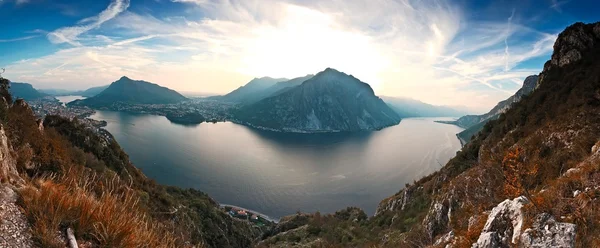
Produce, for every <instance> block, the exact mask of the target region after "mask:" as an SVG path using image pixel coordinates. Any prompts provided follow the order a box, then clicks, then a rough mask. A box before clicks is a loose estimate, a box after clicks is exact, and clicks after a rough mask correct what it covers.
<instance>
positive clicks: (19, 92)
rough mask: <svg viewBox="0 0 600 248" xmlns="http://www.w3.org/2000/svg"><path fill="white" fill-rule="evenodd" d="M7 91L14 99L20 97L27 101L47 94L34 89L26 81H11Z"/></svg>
mask: <svg viewBox="0 0 600 248" xmlns="http://www.w3.org/2000/svg"><path fill="white" fill-rule="evenodd" d="M9 91H10V94H12V95H13V97H14V98H15V99H16V98H22V99H25V100H28V101H31V100H36V99H40V98H43V97H45V96H47V95H46V94H44V93H40V92H39V91H37V90H36V89H34V88H33V86H31V84H28V83H16V82H11V83H10V89H9Z"/></svg>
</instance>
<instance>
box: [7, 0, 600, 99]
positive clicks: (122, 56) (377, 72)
mask: <svg viewBox="0 0 600 248" xmlns="http://www.w3.org/2000/svg"><path fill="white" fill-rule="evenodd" d="M599 5H600V4H598V3H597V1H594V0H570V1H569V0H562V1H561V0H536V1H532V0H529V1H528V0H520V1H480V0H476V1H469V0H462V1H444V0H435V1H433V0H432V1H428V0H421V1H411V0H398V1H395V0H369V1H366V0H365V1H358V0H330V1H316V0H281V1H277V0H244V1H241V0H220V1H217V0H131V1H129V0H81V1H66V0H54V1H50V0H0V22H1V23H3V24H5V25H4V27H3V30H2V32H1V34H0V66H1V67H5V68H6V69H7V72H6V74H5V76H6V77H7V78H9V79H11V80H13V81H22V82H29V83H31V84H33V85H34V86H35V87H36V88H64V89H83V88H88V87H91V86H97V85H105V84H109V83H111V82H113V81H115V80H117V79H118V78H119V77H120V76H123V75H126V76H129V77H132V78H136V79H143V80H147V81H152V82H155V83H158V84H161V85H165V86H167V87H170V88H173V89H176V90H180V91H195V92H211V93H224V92H227V91H230V90H232V89H234V88H236V87H238V86H240V85H242V84H244V83H246V82H247V81H249V80H250V79H252V78H253V77H261V76H272V77H288V78H292V77H296V76H303V75H306V74H309V73H313V74H314V73H316V72H318V71H320V70H323V69H324V68H326V67H334V68H336V69H339V70H342V71H344V72H346V73H349V74H353V75H355V76H357V77H358V78H359V79H361V80H363V81H365V82H367V83H369V84H371V86H372V87H373V88H374V89H375V91H376V93H377V94H379V95H387V96H405V97H412V98H415V99H419V100H423V101H426V102H429V103H433V104H445V105H465V106H469V107H471V108H474V109H477V110H485V109H488V108H490V107H491V106H493V105H494V104H495V103H496V102H498V101H500V100H502V99H504V98H506V97H508V96H509V95H510V94H512V93H514V92H515V91H516V90H517V89H518V88H519V87H520V85H521V84H522V80H523V79H524V78H525V77H526V76H528V75H531V74H536V73H538V72H539V71H540V70H541V68H542V66H543V63H544V62H545V61H546V60H547V59H548V58H549V56H550V54H551V51H552V44H553V42H554V39H555V38H556V35H557V34H558V33H559V32H560V31H562V30H563V29H564V28H565V27H566V26H568V25H570V24H572V23H574V22H577V21H581V22H596V21H600V15H598V14H597V13H600V6H599Z"/></svg>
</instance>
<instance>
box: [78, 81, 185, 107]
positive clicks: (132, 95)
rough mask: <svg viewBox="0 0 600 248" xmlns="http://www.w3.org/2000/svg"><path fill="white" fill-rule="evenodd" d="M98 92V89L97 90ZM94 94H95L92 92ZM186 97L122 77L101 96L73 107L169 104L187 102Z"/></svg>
mask: <svg viewBox="0 0 600 248" xmlns="http://www.w3.org/2000/svg"><path fill="white" fill-rule="evenodd" d="M95 90H98V89H95ZM92 93H93V92H92ZM186 99H187V98H185V97H184V96H182V95H181V94H179V93H177V92H176V91H174V90H171V89H168V88H166V87H162V86H160V85H157V84H153V83H149V82H146V81H139V80H132V79H129V78H128V77H122V78H121V79H119V80H117V81H116V82H114V83H112V84H110V86H108V88H106V89H105V90H103V91H102V92H100V93H99V94H97V95H95V96H93V97H90V98H87V99H84V100H78V101H75V102H72V103H70V104H73V105H86V106H91V107H106V106H110V105H112V104H113V103H126V104H168V103H177V102H181V101H184V100H186Z"/></svg>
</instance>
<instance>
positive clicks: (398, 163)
mask: <svg viewBox="0 0 600 248" xmlns="http://www.w3.org/2000/svg"><path fill="white" fill-rule="evenodd" d="M91 118H93V119H97V120H106V121H107V122H108V125H107V126H106V129H107V130H108V131H109V132H111V133H112V134H113V135H114V137H115V139H116V140H117V141H118V142H119V144H120V145H121V146H122V147H123V149H124V150H125V151H126V152H127V153H128V154H129V156H130V159H131V161H132V162H133V163H134V164H135V165H136V166H137V167H139V168H141V169H142V171H143V172H144V173H145V174H146V175H147V176H149V177H151V178H153V179H155V180H156V181H157V182H159V183H162V184H168V185H174V186H179V187H184V188H195V189H198V190H201V191H204V192H206V193H208V194H209V195H210V196H211V197H213V198H215V199H216V200H217V201H219V202H221V203H223V204H231V205H236V206H241V207H244V208H247V209H252V210H255V211H258V212H261V213H264V214H266V215H269V216H270V217H272V218H279V217H282V216H285V215H289V214H293V213H295V212H297V211H303V212H314V211H321V212H323V213H332V212H335V211H336V210H339V209H342V208H345V207H347V206H357V207H360V208H362V209H364V210H365V212H367V213H368V214H371V215H372V214H374V212H375V209H376V207H377V204H378V203H379V202H380V201H381V200H383V199H384V198H386V197H388V196H391V195H392V194H394V193H396V192H398V190H400V189H402V188H403V187H404V184H405V183H412V182H413V180H415V179H419V178H421V177H423V176H425V175H427V174H429V173H431V172H433V171H435V170H438V169H439V168H440V167H441V164H445V163H446V162H447V161H448V160H449V159H450V158H452V157H453V156H454V155H455V154H456V151H458V150H459V149H460V143H459V141H458V139H457V138H456V136H455V134H456V133H458V132H460V131H461V130H462V129H461V128H459V127H456V126H453V125H446V124H439V123H435V122H433V121H434V120H441V119H444V118H410V119H404V120H402V122H401V123H400V124H399V125H396V126H393V127H389V128H385V129H383V130H381V131H376V132H359V133H332V134H289V133H276V132H269V131H262V130H256V129H253V128H249V127H246V126H243V125H238V124H234V123H230V122H221V123H216V124H212V123H202V124H200V125H197V126H182V125H178V124H174V123H171V122H170V121H168V120H167V119H166V118H165V117H163V116H155V115H136V114H130V113H123V112H112V111H97V113H96V114H94V115H93V116H91ZM445 119H446V120H448V118H445Z"/></svg>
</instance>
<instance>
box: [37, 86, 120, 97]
mask: <svg viewBox="0 0 600 248" xmlns="http://www.w3.org/2000/svg"><path fill="white" fill-rule="evenodd" d="M108 86H109V85H104V86H98V87H92V88H89V89H87V90H63V89H42V90H39V91H40V92H42V93H45V94H48V95H51V96H85V97H92V96H95V95H98V94H99V93H100V92H102V91H103V90H105V89H106V88H108Z"/></svg>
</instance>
